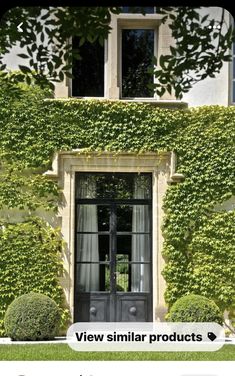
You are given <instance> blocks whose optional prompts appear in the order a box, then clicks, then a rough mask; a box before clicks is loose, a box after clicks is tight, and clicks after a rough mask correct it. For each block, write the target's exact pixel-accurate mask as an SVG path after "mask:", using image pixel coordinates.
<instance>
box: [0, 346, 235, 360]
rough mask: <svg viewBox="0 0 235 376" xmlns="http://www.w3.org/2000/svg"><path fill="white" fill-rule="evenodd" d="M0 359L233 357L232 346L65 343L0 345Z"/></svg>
mask: <svg viewBox="0 0 235 376" xmlns="http://www.w3.org/2000/svg"><path fill="white" fill-rule="evenodd" d="M0 360H168V361H169V360H174V361H176V360H180V361H184V360H204V361H207V360H212V361H215V360H235V346H234V345H224V346H223V347H222V348H221V349H220V350H218V351H215V352H77V351H74V350H72V349H71V348H70V347H69V346H68V345H66V344H36V345H28V344H27V345H0Z"/></svg>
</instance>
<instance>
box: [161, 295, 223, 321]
mask: <svg viewBox="0 0 235 376" xmlns="http://www.w3.org/2000/svg"><path fill="white" fill-rule="evenodd" d="M167 319H168V321H172V322H217V323H218V324H222V322H223V316H222V313H221V311H220V309H219V307H218V306H217V305H216V304H215V303H214V302H213V301H212V300H210V299H208V298H206V297H204V296H201V295H194V294H191V295H185V296H183V297H182V298H180V299H178V300H177V301H176V302H175V303H174V304H173V306H172V307H171V310H170V312H169V314H168V316H167Z"/></svg>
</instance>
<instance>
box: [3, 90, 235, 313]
mask: <svg viewBox="0 0 235 376" xmlns="http://www.w3.org/2000/svg"><path fill="white" fill-rule="evenodd" d="M9 96H10V97H7V93H6V94H5V95H4V92H3V91H2V93H1V94H0V126H1V129H2V134H1V140H0V153H1V155H2V158H3V161H4V163H5V165H7V166H8V167H7V168H8V169H9V168H12V169H13V173H8V175H7V178H2V177H0V189H1V191H2V193H1V196H0V205H1V206H2V207H3V204H4V205H5V207H6V206H11V205H13V206H16V207H21V208H22V207H24V208H25V209H28V210H30V211H32V210H33V209H35V208H36V207H40V206H42V205H44V207H45V208H47V209H49V208H50V207H51V206H53V205H55V203H56V202H57V200H58V197H57V196H56V194H58V190H57V187H56V184H55V183H54V182H50V183H48V180H47V179H45V178H44V177H42V175H41V173H42V172H43V171H45V170H47V169H48V168H49V167H50V164H51V159H52V155H53V153H55V152H56V151H58V150H71V149H75V148H76V149H77V148H82V149H84V150H86V151H87V152H88V151H95V150H96V151H103V150H108V151H113V152H115V153H118V152H122V151H132V152H137V153H142V152H145V151H154V152H156V151H161V150H174V151H175V152H176V153H177V156H178V172H181V173H183V174H184V176H185V180H184V181H183V182H182V183H180V184H177V185H171V186H169V188H168V190H167V193H166V196H165V200H164V211H165V219H164V223H163V233H164V239H165V241H164V253H163V254H164V257H165V260H166V267H165V269H164V271H163V274H164V277H165V279H166V282H167V290H166V294H165V297H166V302H167V303H168V304H169V305H170V306H171V305H172V304H173V303H174V302H175V301H176V300H177V299H178V298H179V297H180V296H182V295H184V294H187V293H190V292H193V293H197V294H202V295H205V296H206V297H209V298H212V299H214V300H215V301H216V303H217V304H218V305H219V306H220V307H221V309H225V308H227V309H229V310H231V311H232V307H234V306H235V270H234V257H235V245H234V239H235V237H234V232H233V231H234V226H233V222H234V212H233V211H228V212H227V211H223V210H222V211H218V212H216V210H215V207H216V206H217V207H218V206H219V205H220V204H222V203H223V202H224V201H226V200H227V199H229V198H230V197H232V196H233V195H234V194H235V184H234V181H235V172H234V160H235V150H234V129H235V116H234V115H235V108H234V107H222V106H203V107H199V108H194V109H189V110H187V109H186V110H167V109H161V108H158V107H155V106H153V105H150V104H140V103H124V102H122V101H116V102H114V101H108V100H79V99H70V100H53V99H47V98H45V97H47V96H48V93H43V92H42V91H40V90H39V89H37V87H36V86H35V87H33V88H31V89H30V90H29V89H27V88H26V87H25V86H21V88H20V90H19V95H18V96H17V97H16V96H11V94H9ZM16 164H17V166H18V171H21V172H20V176H21V180H20V182H19V184H18V186H17V191H16V188H15V187H14V185H15V183H16V180H17V179H16V178H15V175H14V174H15V173H16V172H14V166H16ZM19 166H20V167H19ZM20 168H21V170H20ZM32 171H33V172H35V171H36V172H37V174H36V175H35V173H36V172H35V173H34V174H33V173H32ZM39 172H40V173H39ZM1 176H3V175H1ZM35 176H37V178H36V179H39V180H40V185H39V186H40V189H39V191H38V190H37V189H36V186H35V185H34V184H33V182H34V180H35ZM11 182H12V186H13V188H12V190H9V185H10V183H11ZM30 184H31V185H30ZM33 187H34V188H33ZM30 189H31V190H33V195H28V196H27V195H26V197H25V196H24V194H23V192H24V193H25V192H30ZM17 196H19V197H21V198H20V200H19V199H16V197H17ZM27 197H28V198H27ZM29 197H31V201H32V202H34V205H33V208H32V207H30V205H31V202H29V201H28V200H29ZM39 198H40V199H39ZM48 200H50V202H48ZM52 203H53V205H52ZM9 231H10V230H9ZM17 247H18V245H17Z"/></svg>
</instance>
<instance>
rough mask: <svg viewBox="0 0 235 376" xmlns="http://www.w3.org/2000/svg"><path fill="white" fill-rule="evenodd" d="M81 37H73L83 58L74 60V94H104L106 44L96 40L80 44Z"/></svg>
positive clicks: (94, 95) (97, 95)
mask: <svg viewBox="0 0 235 376" xmlns="http://www.w3.org/2000/svg"><path fill="white" fill-rule="evenodd" d="M79 42H80V39H79V38H73V48H78V49H79V52H80V55H81V58H82V59H81V60H76V61H74V67H73V75H74V78H73V81H72V95H73V96H76V97H103V96H104V46H101V44H100V43H99V42H98V41H96V42H94V43H90V42H85V43H84V44H82V45H81V46H79Z"/></svg>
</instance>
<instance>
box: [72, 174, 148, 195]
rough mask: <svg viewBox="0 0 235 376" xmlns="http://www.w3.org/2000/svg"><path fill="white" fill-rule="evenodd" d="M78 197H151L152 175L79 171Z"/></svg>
mask: <svg viewBox="0 0 235 376" xmlns="http://www.w3.org/2000/svg"><path fill="white" fill-rule="evenodd" d="M76 179H77V184H76V198H78V199H87V198H88V199H93V198H106V199H108V198H112V199H135V198H136V199H150V198H151V175H150V174H136V173H107V174H103V173H94V174H92V173H78V174H77V177H76Z"/></svg>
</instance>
